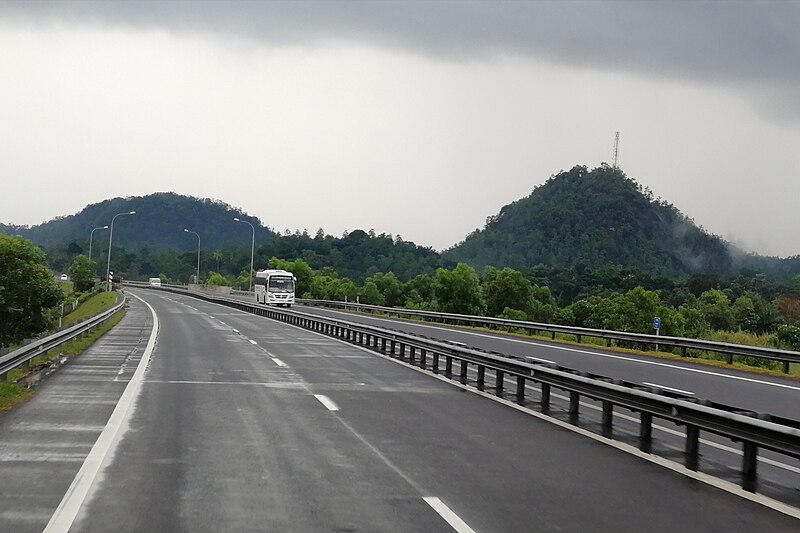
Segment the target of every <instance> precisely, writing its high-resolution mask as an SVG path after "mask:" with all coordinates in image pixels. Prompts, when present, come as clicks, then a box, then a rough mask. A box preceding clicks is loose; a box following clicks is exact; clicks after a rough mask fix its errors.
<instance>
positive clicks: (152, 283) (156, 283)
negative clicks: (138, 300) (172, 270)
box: [150, 278, 161, 287]
mask: <svg viewBox="0 0 800 533" xmlns="http://www.w3.org/2000/svg"><path fill="white" fill-rule="evenodd" d="M150 286H151V287H160V286H161V278H150Z"/></svg>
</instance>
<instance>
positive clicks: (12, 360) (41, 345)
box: [0, 298, 125, 381]
mask: <svg viewBox="0 0 800 533" xmlns="http://www.w3.org/2000/svg"><path fill="white" fill-rule="evenodd" d="M124 305H125V299H124V298H123V299H122V301H121V302H120V303H118V304H116V305H114V306H113V307H111V308H109V309H107V310H105V311H103V312H101V313H98V314H97V315H95V316H93V317H91V318H88V319H86V320H84V321H83V322H79V323H78V324H75V325H74V326H70V327H68V328H65V329H63V330H61V331H59V332H57V333H54V334H53V335H50V336H47V337H44V338H42V339H38V340H36V341H33V342H32V343H30V344H28V345H26V346H23V347H22V348H18V349H17V350H14V351H13V352H10V353H8V354H6V355H4V356H2V357H0V380H3V381H4V380H5V379H6V377H7V374H8V372H9V371H11V370H13V369H15V368H17V367H19V366H22V365H24V364H26V363H29V362H30V361H32V360H33V359H34V358H35V357H38V356H40V355H42V354H43V353H45V352H47V351H48V350H50V349H52V348H55V347H56V346H59V345H60V344H64V343H65V342H67V341H70V340H72V339H74V338H75V337H79V336H81V335H84V334H86V333H88V332H89V330H91V329H94V328H96V327H97V326H99V325H100V324H102V323H104V322H105V321H106V320H108V319H109V318H111V316H112V315H114V314H115V313H116V312H117V311H119V310H120V309H122V307H123V306H124Z"/></svg>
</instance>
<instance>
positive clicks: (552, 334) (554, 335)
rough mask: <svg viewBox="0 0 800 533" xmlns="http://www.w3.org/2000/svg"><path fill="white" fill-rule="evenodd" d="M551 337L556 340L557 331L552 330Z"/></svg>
mask: <svg viewBox="0 0 800 533" xmlns="http://www.w3.org/2000/svg"><path fill="white" fill-rule="evenodd" d="M550 338H551V339H553V340H556V332H555V331H551V332H550Z"/></svg>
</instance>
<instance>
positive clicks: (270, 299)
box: [255, 270, 296, 307]
mask: <svg viewBox="0 0 800 533" xmlns="http://www.w3.org/2000/svg"><path fill="white" fill-rule="evenodd" d="M295 281H296V280H295V277H294V274H292V273H291V272H287V271H285V270H259V271H258V272H256V281H255V292H256V302H258V303H263V304H275V305H277V306H278V307H281V306H284V305H285V306H286V307H291V306H292V304H293V303H294V287H295Z"/></svg>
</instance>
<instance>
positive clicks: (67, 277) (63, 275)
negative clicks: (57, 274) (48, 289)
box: [61, 274, 69, 281]
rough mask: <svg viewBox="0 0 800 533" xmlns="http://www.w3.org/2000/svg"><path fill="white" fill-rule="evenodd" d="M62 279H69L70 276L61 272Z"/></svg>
mask: <svg viewBox="0 0 800 533" xmlns="http://www.w3.org/2000/svg"><path fill="white" fill-rule="evenodd" d="M61 281H69V276H67V275H66V274H61Z"/></svg>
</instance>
